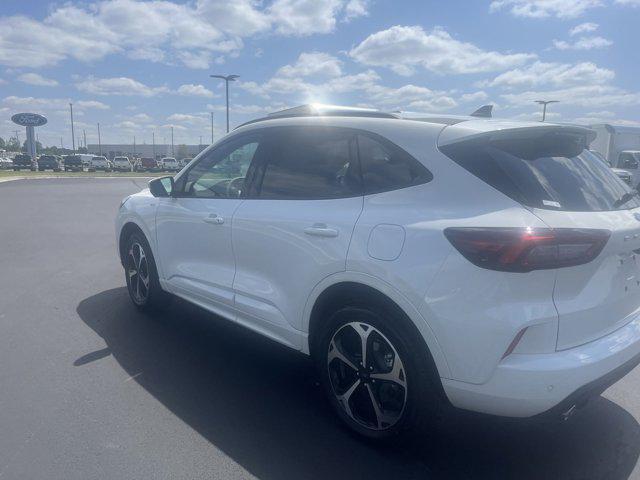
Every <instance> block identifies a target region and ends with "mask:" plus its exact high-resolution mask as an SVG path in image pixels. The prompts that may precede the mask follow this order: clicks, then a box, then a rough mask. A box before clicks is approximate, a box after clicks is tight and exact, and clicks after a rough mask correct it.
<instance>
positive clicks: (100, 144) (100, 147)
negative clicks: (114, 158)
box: [98, 122, 102, 156]
mask: <svg viewBox="0 0 640 480" xmlns="http://www.w3.org/2000/svg"><path fill="white" fill-rule="evenodd" d="M98 150H100V156H102V140H101V138H100V122H98Z"/></svg>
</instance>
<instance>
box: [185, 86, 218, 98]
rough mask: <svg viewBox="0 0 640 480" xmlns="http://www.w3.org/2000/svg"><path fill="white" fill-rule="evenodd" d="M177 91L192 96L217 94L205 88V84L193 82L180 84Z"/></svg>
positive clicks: (209, 96)
mask: <svg viewBox="0 0 640 480" xmlns="http://www.w3.org/2000/svg"><path fill="white" fill-rule="evenodd" d="M177 91H178V94H179V95H186V96H192V97H205V98H213V97H214V96H215V94H214V93H213V92H212V91H211V90H209V89H208V88H205V86H204V85H194V84H193V83H187V84H185V85H180V87H179V88H178V90H177Z"/></svg>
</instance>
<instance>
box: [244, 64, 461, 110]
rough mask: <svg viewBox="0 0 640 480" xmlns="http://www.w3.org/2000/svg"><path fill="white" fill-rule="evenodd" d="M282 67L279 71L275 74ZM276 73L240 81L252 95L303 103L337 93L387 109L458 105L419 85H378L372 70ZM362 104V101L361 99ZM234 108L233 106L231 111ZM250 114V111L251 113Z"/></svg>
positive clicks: (331, 100) (324, 100) (332, 100)
mask: <svg viewBox="0 0 640 480" xmlns="http://www.w3.org/2000/svg"><path fill="white" fill-rule="evenodd" d="M280 71H281V70H279V71H278V73H279V72H280ZM311 80H314V79H307V78H303V77H287V76H281V75H278V74H276V75H275V76H274V77H273V78H271V79H269V80H268V81H267V82H265V83H263V84H257V83H255V82H243V83H241V84H240V87H241V88H242V89H244V90H246V91H248V92H250V93H253V94H254V95H259V96H262V97H263V98H271V96H272V95H274V94H279V95H286V96H287V98H288V99H292V98H294V99H295V98H297V99H299V100H297V101H298V102H304V103H313V102H320V103H335V98H336V96H340V95H343V94H349V93H355V94H359V95H362V96H363V97H365V98H366V102H365V103H366V104H368V105H376V106H378V107H381V108H384V109H386V110H406V109H408V108H412V109H416V108H418V109H428V110H446V109H448V108H451V107H454V106H456V105H457V102H456V101H455V100H454V99H453V98H452V97H451V96H450V95H449V94H448V93H447V92H441V91H434V90H431V89H429V88H427V87H424V86H419V85H412V84H408V85H403V86H401V87H397V88H396V87H387V86H384V85H381V84H380V76H379V75H378V74H377V73H376V72H375V71H373V70H366V71H364V72H359V73H355V74H350V75H340V76H336V77H332V78H329V79H324V80H321V81H315V82H313V81H311ZM360 103H362V102H360ZM235 110H236V107H235V106H234V111H235ZM252 113H253V112H252Z"/></svg>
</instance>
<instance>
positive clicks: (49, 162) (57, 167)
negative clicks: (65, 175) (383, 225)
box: [38, 155, 64, 172]
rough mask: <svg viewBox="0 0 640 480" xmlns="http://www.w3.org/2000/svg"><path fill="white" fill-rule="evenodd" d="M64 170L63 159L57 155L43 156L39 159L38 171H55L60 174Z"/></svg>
mask: <svg viewBox="0 0 640 480" xmlns="http://www.w3.org/2000/svg"><path fill="white" fill-rule="evenodd" d="M63 168H64V164H63V162H62V158H60V157H59V156H57V155H41V156H40V158H38V171H40V172H42V171H44V170H53V171H54V172H59V171H61V170H62V169H63Z"/></svg>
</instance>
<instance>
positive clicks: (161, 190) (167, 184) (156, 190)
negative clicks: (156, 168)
mask: <svg viewBox="0 0 640 480" xmlns="http://www.w3.org/2000/svg"><path fill="white" fill-rule="evenodd" d="M149 191H150V192H151V195H153V196H154V197H170V196H171V192H173V177H160V178H154V179H153V180H151V181H150V182H149Z"/></svg>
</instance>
